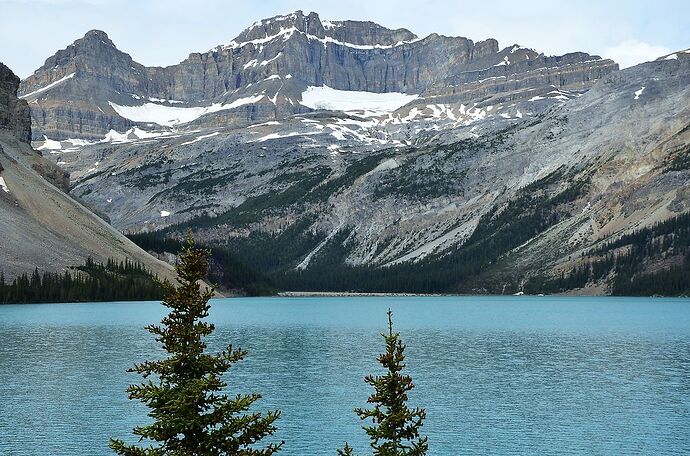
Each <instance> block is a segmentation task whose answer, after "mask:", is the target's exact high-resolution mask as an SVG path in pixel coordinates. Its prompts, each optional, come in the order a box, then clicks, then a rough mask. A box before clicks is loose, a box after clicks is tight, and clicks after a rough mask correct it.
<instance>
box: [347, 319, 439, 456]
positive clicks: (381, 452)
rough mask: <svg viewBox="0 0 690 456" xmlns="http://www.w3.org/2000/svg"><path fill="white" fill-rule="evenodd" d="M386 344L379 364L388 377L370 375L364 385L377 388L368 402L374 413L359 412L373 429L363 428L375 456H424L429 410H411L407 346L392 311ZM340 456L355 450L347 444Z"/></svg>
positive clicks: (411, 386)
mask: <svg viewBox="0 0 690 456" xmlns="http://www.w3.org/2000/svg"><path fill="white" fill-rule="evenodd" d="M381 335H382V336H383V338H384V339H385V341H386V352H385V353H383V354H381V355H379V357H378V358H377V359H378V362H379V363H381V365H382V366H383V367H384V368H385V369H386V370H387V372H386V374H385V375H382V376H373V375H368V376H366V377H365V378H364V381H365V382H366V383H367V384H369V385H371V386H373V387H374V393H373V394H372V395H371V396H369V398H368V399H367V402H368V403H370V404H374V406H373V408H371V409H361V408H357V409H355V413H357V415H358V416H359V418H360V419H362V420H368V419H371V421H372V423H373V424H372V425H371V426H363V429H364V430H365V431H366V433H367V435H368V436H369V439H370V440H371V443H370V445H371V448H372V449H373V450H374V455H375V456H423V455H426V452H427V450H428V447H429V445H428V439H427V437H420V436H419V431H420V428H421V427H422V425H423V423H424V419H425V418H426V410H424V409H422V408H414V409H410V408H408V407H407V399H408V397H407V393H408V392H409V391H410V390H412V389H413V388H414V384H413V383H412V378H411V377H410V376H408V375H404V374H402V370H403V369H404V368H405V353H404V352H405V345H404V344H403V343H402V340H401V339H400V334H399V333H397V332H396V333H393V312H392V311H391V310H390V309H388V334H385V333H384V334H381ZM338 454H339V455H340V456H351V455H352V454H353V453H352V448H351V447H350V446H349V445H348V444H347V443H345V447H344V448H343V449H342V450H338Z"/></svg>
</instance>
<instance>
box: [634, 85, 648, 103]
mask: <svg viewBox="0 0 690 456" xmlns="http://www.w3.org/2000/svg"><path fill="white" fill-rule="evenodd" d="M644 89H646V87H644V86H643V87H642V88H641V89H640V90H637V91H635V99H636V100H639V99H640V95H642V92H644Z"/></svg>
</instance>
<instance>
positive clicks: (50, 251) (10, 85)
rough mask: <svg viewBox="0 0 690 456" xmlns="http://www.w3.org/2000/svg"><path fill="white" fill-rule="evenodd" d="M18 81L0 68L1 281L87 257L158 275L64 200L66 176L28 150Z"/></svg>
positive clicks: (158, 266) (152, 264) (159, 268)
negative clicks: (138, 267) (139, 267)
mask: <svg viewBox="0 0 690 456" xmlns="http://www.w3.org/2000/svg"><path fill="white" fill-rule="evenodd" d="M18 87H19V78H18V77H17V76H15V75H14V74H13V73H12V71H10V69H9V68H7V67H6V66H4V65H3V64H0V232H1V233H2V237H0V270H2V272H3V274H4V276H5V277H6V278H8V279H9V278H13V277H16V276H17V275H19V274H22V273H30V272H32V271H33V270H34V268H36V267H37V268H39V269H40V270H41V271H43V272H53V271H62V270H64V269H65V268H68V267H72V266H80V265H83V264H84V263H85V261H86V259H87V258H88V257H92V258H93V259H94V260H95V261H97V262H102V263H105V262H106V261H107V260H108V259H109V258H113V259H117V260H122V261H123V260H125V259H129V260H130V261H135V262H139V263H142V264H143V265H144V266H146V267H147V268H148V269H149V270H151V271H153V272H154V273H156V274H159V275H160V276H161V277H172V274H171V271H172V269H171V267H170V266H169V265H167V264H165V263H162V262H160V261H158V260H155V259H154V258H153V257H151V256H150V255H148V254H147V253H146V252H144V251H143V250H141V249H140V248H139V247H137V246H136V245H135V244H133V243H132V242H131V241H129V240H128V239H127V238H125V237H124V236H123V235H122V234H120V233H119V232H118V231H116V230H115V229H113V228H112V227H111V226H110V225H108V224H107V223H106V222H104V221H103V220H101V219H100V218H98V217H96V216H95V215H93V214H92V213H91V212H90V211H89V210H88V209H86V208H85V207H84V206H83V205H82V204H80V203H78V202H77V201H75V200H74V199H73V198H72V197H70V196H68V195H67V194H66V193H65V191H67V190H68V188H69V175H68V174H67V173H66V172H65V171H64V170H62V169H61V168H60V167H58V166H57V165H55V164H54V163H52V162H50V161H49V160H47V159H46V158H44V157H43V156H41V154H40V153H39V152H37V151H35V150H33V149H32V148H31V145H30V144H29V140H30V138H31V119H30V115H29V107H28V105H27V104H26V102H25V101H23V100H19V99H18V98H17V96H16V92H17V88H18Z"/></svg>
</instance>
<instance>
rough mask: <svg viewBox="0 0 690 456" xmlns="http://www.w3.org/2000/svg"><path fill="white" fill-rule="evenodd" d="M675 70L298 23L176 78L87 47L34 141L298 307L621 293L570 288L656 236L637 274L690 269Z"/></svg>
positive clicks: (44, 72) (275, 27)
mask: <svg viewBox="0 0 690 456" xmlns="http://www.w3.org/2000/svg"><path fill="white" fill-rule="evenodd" d="M673 56H675V57H672V56H665V57H664V58H662V59H660V60H658V61H655V62H649V63H645V64H642V65H638V66H636V67H632V68H628V69H625V70H622V71H618V68H617V65H616V64H615V63H614V62H611V61H610V60H604V59H601V58H599V57H597V56H590V55H588V54H585V53H581V52H575V53H572V54H566V55H564V56H560V57H547V56H544V55H543V54H540V53H538V52H537V51H533V50H531V49H525V48H523V47H520V46H518V45H512V46H509V47H507V48H504V49H499V46H498V43H497V42H496V41H495V40H486V41H483V42H479V43H474V42H472V41H471V40H468V39H465V38H459V37H443V36H439V35H435V34H432V35H430V36H428V37H426V38H423V39H419V38H418V37H416V36H415V35H414V34H412V33H411V32H409V31H407V30H404V29H399V30H390V29H386V28H384V27H381V26H379V25H376V24H373V23H370V22H354V21H342V22H330V21H326V20H321V19H320V18H319V17H318V16H317V15H316V14H314V13H311V14H309V15H306V16H305V15H303V14H302V13H301V12H296V13H293V14H290V15H286V16H278V17H275V18H271V19H266V20H263V21H259V22H257V23H255V24H253V25H252V26H250V27H249V28H248V29H246V30H245V31H244V32H242V33H241V34H240V35H239V36H238V37H237V38H235V39H234V40H232V41H231V42H230V43H228V44H226V45H223V46H219V47H217V48H215V49H213V50H211V51H209V52H207V53H204V54H192V55H191V56H190V57H189V58H188V59H187V60H186V61H185V62H183V63H181V64H179V65H175V66H171V67H166V68H146V67H143V66H141V65H138V64H136V63H134V62H132V61H131V59H130V58H129V57H128V56H127V55H126V54H124V53H122V52H120V51H118V50H117V49H116V48H115V47H114V45H113V44H112V43H111V42H110V40H108V39H107V36H106V35H105V34H104V33H103V32H89V33H88V34H87V36H86V37H84V38H83V39H81V40H77V41H76V42H75V43H74V44H73V45H72V46H70V47H68V48H67V49H66V50H64V51H59V52H58V53H57V54H56V55H55V56H53V57H51V58H49V59H48V60H47V61H46V64H45V65H44V66H43V67H42V68H41V69H39V70H37V72H36V73H35V74H34V75H33V76H31V77H29V78H27V79H26V80H25V81H23V82H22V88H21V93H22V94H23V95H22V96H23V98H25V99H26V100H28V101H29V106H31V111H32V118H33V123H34V125H35V127H36V129H37V130H36V132H37V133H36V132H35V133H34V139H35V140H36V141H35V142H34V144H35V145H36V146H37V147H38V148H40V149H41V150H43V151H45V152H46V153H47V156H48V157H50V158H51V159H52V160H53V161H54V162H56V163H58V164H59V165H60V166H61V167H62V168H63V169H66V170H68V171H70V172H71V173H72V177H73V181H74V182H73V186H72V189H71V194H72V195H74V196H76V197H79V198H81V199H83V200H84V201H85V202H87V203H88V204H89V205H91V206H93V207H94V208H97V209H98V210H99V211H101V212H103V213H105V214H107V216H108V217H109V218H110V219H111V221H112V223H113V225H114V226H115V227H116V228H118V229H121V230H127V231H131V232H146V231H155V230H163V231H162V234H164V235H169V236H176V237H179V236H181V235H183V234H184V233H185V232H186V231H187V230H188V229H191V230H193V232H194V234H195V236H196V237H197V238H199V239H201V240H202V241H203V242H204V243H206V244H208V245H216V246H222V247H223V248H227V249H229V250H231V251H234V252H235V253H238V254H240V255H241V256H242V258H244V259H246V260H247V261H248V262H250V263H251V266H253V267H255V268H256V269H258V270H260V271H262V272H264V273H268V274H269V275H271V277H272V278H273V279H275V280H276V281H277V282H278V283H279V285H282V286H283V287H284V288H288V289H321V290H323V289H333V290H353V289H356V290H363V291H433V292H458V291H462V292H491V293H502V292H515V291H518V290H522V289H525V288H530V287H531V288H530V289H531V290H532V291H535V292H538V291H539V287H542V289H543V290H547V289H549V290H551V289H552V288H554V287H553V286H552V284H551V283H550V282H549V280H550V279H554V280H556V279H558V278H560V277H563V281H564V282H563V283H565V282H567V283H572V284H576V285H573V286H577V287H584V289H583V290H581V291H580V292H583V293H607V292H611V291H612V290H613V289H615V287H614V286H613V282H612V280H613V278H614V277H615V276H616V270H615V269H611V268H609V269H606V270H605V272H606V274H604V273H601V274H598V275H596V277H594V276H593V275H591V274H589V275H586V279H584V281H583V280H580V279H578V280H574V279H573V280H566V279H567V278H569V277H570V274H573V273H575V272H577V271H581V270H584V269H586V268H589V269H591V268H592V267H593V266H592V267H591V266H590V265H592V264H594V263H596V262H597V261H600V260H602V256H603V257H606V255H608V253H607V252H608V250H606V248H608V247H606V246H609V247H610V246H612V245H618V244H616V243H617V242H619V240H620V239H623V238H625V236H627V235H631V234H633V233H636V232H638V231H639V230H645V229H648V230H652V231H650V233H653V235H649V236H651V238H649V236H647V235H646V236H647V237H648V238H649V239H650V241H649V242H650V243H652V244H654V243H656V244H659V245H661V246H666V247H664V248H663V249H662V251H661V253H659V254H658V255H657V253H658V252H657V250H658V249H657V248H656V247H654V246H652V245H651V244H650V247H649V248H648V249H647V250H648V252H652V251H654V252H657V253H655V254H654V255H655V256H646V257H644V260H643V261H640V268H639V269H637V270H636V271H635V274H645V273H647V272H653V271H657V270H661V269H664V268H668V267H671V266H673V265H677V264H680V263H682V261H683V256H684V255H685V254H686V253H685V252H686V250H687V252H690V248H687V247H685V246H684V244H683V245H677V240H678V239H684V238H683V236H681V235H680V234H679V232H676V231H673V232H669V233H665V234H663V235H662V234H659V233H658V231H654V230H653V229H654V227H657V226H658V225H659V224H660V223H661V222H664V221H667V220H674V217H676V216H682V215H683V214H687V213H688V211H690V206H689V205H690V187H689V182H690V179H689V177H690V170H689V167H688V166H687V164H688V163H690V158H688V153H690V149H689V146H688V145H689V144H690V137H689V136H688V135H689V132H690V90H689V89H688V88H689V87H690V84H688V83H689V82H690V80H689V75H690V53H687V52H683V51H681V52H678V53H674V54H673ZM53 70H55V71H53ZM51 73H56V74H54V75H52V74H51ZM70 75H72V76H70ZM51 84H52V85H51ZM87 87H88V89H87ZM37 91H39V92H37ZM32 92H33V94H32ZM101 111H102V112H101ZM96 112H98V113H100V114H95V113H96ZM92 114H93V115H92ZM75 119H79V122H76V121H75ZM44 135H45V137H44ZM671 225H672V226H673V227H676V226H677V225H678V224H677V223H675V222H674V223H672V224H671ZM664 226H666V225H664ZM674 229H675V228H674ZM664 236H665V237H664ZM625 239H627V238H625ZM645 239H646V238H645ZM669 239H671V240H672V239H676V240H675V241H673V242H671V243H670V244H668V243H667V242H666V241H667V240H669ZM645 242H646V241H645ZM669 242H670V241H669ZM674 243H675V244H674ZM656 244H654V245H656ZM667 244H668V245H667ZM671 244H674V247H673V249H675V250H673V249H671V248H670V247H668V246H670V245H671ZM652 247H653V248H652ZM611 248H613V247H611ZM631 249H632V247H630V246H625V245H622V246H619V247H616V250H612V252H613V253H612V254H614V253H615V254H616V255H619V256H620V255H624V254H625V252H627V251H630V250H631ZM650 255H651V254H650ZM606 258H608V257H606ZM636 258H637V257H636ZM689 264H690V262H689ZM600 269H601V268H600ZM602 270H603V269H602ZM609 271H610V274H609ZM578 277H579V276H578ZM583 277H584V276H583ZM559 280H560V279H559ZM573 286H570V285H569V287H571V288H572V287H573ZM535 287H536V288H535ZM561 288H562V287H561ZM566 288H567V287H566Z"/></svg>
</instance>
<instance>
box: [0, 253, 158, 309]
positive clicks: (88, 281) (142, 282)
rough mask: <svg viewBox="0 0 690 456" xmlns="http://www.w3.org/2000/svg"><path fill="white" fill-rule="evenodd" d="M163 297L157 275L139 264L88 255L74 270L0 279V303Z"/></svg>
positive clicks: (35, 272)
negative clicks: (104, 260) (98, 261)
mask: <svg viewBox="0 0 690 456" xmlns="http://www.w3.org/2000/svg"><path fill="white" fill-rule="evenodd" d="M162 296H163V294H162V291H161V289H160V287H159V286H158V283H157V281H156V280H155V277H153V275H152V274H151V273H150V272H149V271H147V270H146V268H144V266H143V265H141V264H139V263H133V262H131V261H129V260H125V261H123V262H116V261H115V260H112V259H111V260H108V262H107V263H106V264H105V265H103V264H96V263H94V261H93V260H92V259H91V258H89V259H87V260H86V263H85V264H84V265H83V266H79V267H77V268H74V269H73V270H72V271H71V272H70V271H65V272H64V273H50V272H44V273H43V274H40V273H39V271H38V269H35V270H34V272H33V274H31V276H30V277H29V276H28V275H27V274H22V275H21V276H19V277H17V278H15V279H14V280H13V281H12V282H11V283H9V284H8V283H5V278H4V275H3V276H2V280H0V303H5V304H7V303H47V302H84V301H141V300H157V299H160V298H161V297H162Z"/></svg>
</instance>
